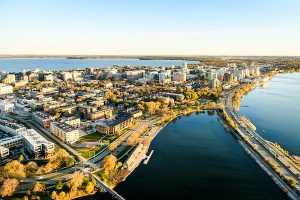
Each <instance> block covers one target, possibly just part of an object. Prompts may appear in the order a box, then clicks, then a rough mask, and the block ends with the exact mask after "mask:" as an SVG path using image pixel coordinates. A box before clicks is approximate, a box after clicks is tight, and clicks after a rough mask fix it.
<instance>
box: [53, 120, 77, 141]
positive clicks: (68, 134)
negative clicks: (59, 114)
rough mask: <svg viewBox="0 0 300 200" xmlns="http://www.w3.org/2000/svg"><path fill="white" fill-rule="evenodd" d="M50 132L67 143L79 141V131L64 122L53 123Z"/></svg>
mask: <svg viewBox="0 0 300 200" xmlns="http://www.w3.org/2000/svg"><path fill="white" fill-rule="evenodd" d="M50 131H51V133H52V134H53V135H55V136H56V137H58V138H59V139H60V140H61V141H63V142H65V143H73V142H76V141H78V140H79V130H78V129H76V128H75V127H73V126H71V125H69V124H67V123H64V122H52V123H51V125H50Z"/></svg>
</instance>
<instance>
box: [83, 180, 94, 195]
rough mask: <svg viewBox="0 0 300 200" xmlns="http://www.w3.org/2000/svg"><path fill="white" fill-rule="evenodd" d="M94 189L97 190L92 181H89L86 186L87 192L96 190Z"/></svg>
mask: <svg viewBox="0 0 300 200" xmlns="http://www.w3.org/2000/svg"><path fill="white" fill-rule="evenodd" d="M94 190H95V187H94V184H93V183H92V182H88V183H87V185H86V187H85V191H86V193H88V194H90V193H92V192H94Z"/></svg>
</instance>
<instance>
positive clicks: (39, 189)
mask: <svg viewBox="0 0 300 200" xmlns="http://www.w3.org/2000/svg"><path fill="white" fill-rule="evenodd" d="M45 189H46V185H45V184H44V183H40V182H36V183H35V184H34V186H33V189H32V191H33V192H34V193H39V192H43V191H45Z"/></svg>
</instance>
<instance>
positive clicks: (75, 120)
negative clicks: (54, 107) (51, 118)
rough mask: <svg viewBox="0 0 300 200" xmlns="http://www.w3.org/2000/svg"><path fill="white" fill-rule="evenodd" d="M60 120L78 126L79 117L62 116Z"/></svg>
mask: <svg viewBox="0 0 300 200" xmlns="http://www.w3.org/2000/svg"><path fill="white" fill-rule="evenodd" d="M60 121H61V122H64V123H66V124H69V125H71V126H73V127H75V128H79V127H80V118H79V117H64V118H61V120H60Z"/></svg>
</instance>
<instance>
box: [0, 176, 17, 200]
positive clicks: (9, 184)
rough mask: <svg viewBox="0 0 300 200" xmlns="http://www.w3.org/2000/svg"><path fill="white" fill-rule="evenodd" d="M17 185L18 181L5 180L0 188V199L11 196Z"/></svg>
mask: <svg viewBox="0 0 300 200" xmlns="http://www.w3.org/2000/svg"><path fill="white" fill-rule="evenodd" d="M18 185H19V181H18V180H17V179H14V178H13V179H10V178H8V179H6V180H5V181H4V182H3V183H2V186H1V189H0V195H1V197H7V196H11V195H13V193H14V192H15V191H16V189H17V187H18Z"/></svg>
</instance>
